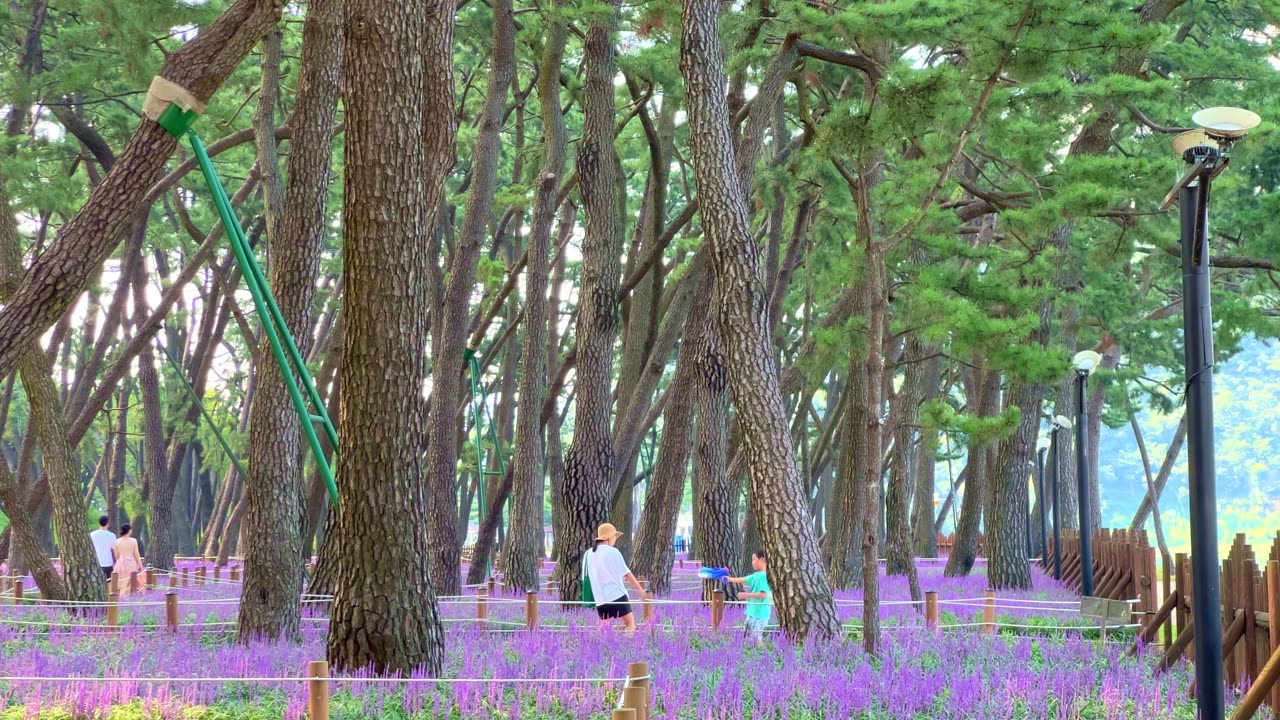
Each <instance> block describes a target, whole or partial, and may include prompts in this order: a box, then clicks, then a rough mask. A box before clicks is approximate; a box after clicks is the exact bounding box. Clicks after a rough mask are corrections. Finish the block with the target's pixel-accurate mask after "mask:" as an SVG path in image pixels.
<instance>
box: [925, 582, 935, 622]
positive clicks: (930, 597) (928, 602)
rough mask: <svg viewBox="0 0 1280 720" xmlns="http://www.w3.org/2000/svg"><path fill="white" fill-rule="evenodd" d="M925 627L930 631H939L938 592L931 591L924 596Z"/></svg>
mask: <svg viewBox="0 0 1280 720" xmlns="http://www.w3.org/2000/svg"><path fill="white" fill-rule="evenodd" d="M924 626H925V627H927V628H929V629H930V630H937V629H938V591H937V590H929V591H927V592H925V594H924Z"/></svg>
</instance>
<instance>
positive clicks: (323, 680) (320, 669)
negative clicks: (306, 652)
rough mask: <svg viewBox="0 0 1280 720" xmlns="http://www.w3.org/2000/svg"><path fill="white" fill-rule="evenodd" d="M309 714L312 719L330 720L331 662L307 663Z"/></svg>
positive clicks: (313, 661)
mask: <svg viewBox="0 0 1280 720" xmlns="http://www.w3.org/2000/svg"><path fill="white" fill-rule="evenodd" d="M307 711H308V712H307V714H308V716H309V717H310V720H329V663H327V662H325V661H324V660H312V661H311V662H309V663H307Z"/></svg>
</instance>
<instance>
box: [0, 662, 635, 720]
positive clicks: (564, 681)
mask: <svg viewBox="0 0 1280 720" xmlns="http://www.w3.org/2000/svg"><path fill="white" fill-rule="evenodd" d="M652 679H653V676H652V675H651V674H650V672H649V664H648V663H644V662H637V663H631V664H629V665H628V666H627V675H626V676H625V677H605V678H600V677H583V678H560V677H553V678H405V677H377V676H360V675H346V676H342V675H339V676H331V675H329V664H328V663H327V662H326V661H323V660H316V661H312V662H309V663H307V673H306V675H301V676H284V677H176V676H172V677H121V676H115V677H103V676H38V675H7V676H0V684H5V685H8V684H13V683H28V682H31V683H41V684H50V683H54V684H57V683H119V682H128V683H136V684H140V685H173V684H179V683H187V684H206V683H261V684H277V685H283V684H287V683H306V684H307V708H308V718H309V719H310V720H329V718H330V713H329V700H330V697H331V694H332V686H333V685H344V684H350V685H358V684H373V685H396V686H404V685H548V684H553V685H595V686H615V685H619V684H621V686H622V687H621V689H620V691H619V693H618V701H617V703H616V704H615V705H614V707H613V708H612V719H613V720H648V718H649V716H650V712H651V709H652V704H653V697H652V687H651V681H652ZM602 704H605V705H606V706H607V703H602Z"/></svg>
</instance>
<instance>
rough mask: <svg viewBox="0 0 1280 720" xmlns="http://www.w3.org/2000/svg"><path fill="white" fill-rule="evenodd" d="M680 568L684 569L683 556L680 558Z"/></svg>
mask: <svg viewBox="0 0 1280 720" xmlns="http://www.w3.org/2000/svg"><path fill="white" fill-rule="evenodd" d="M680 569H681V570H683V569H684V558H680Z"/></svg>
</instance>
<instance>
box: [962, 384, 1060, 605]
mask: <svg viewBox="0 0 1280 720" xmlns="http://www.w3.org/2000/svg"><path fill="white" fill-rule="evenodd" d="M1041 387H1042V386H1041V385H1039V384H1037V383H1034V382H1031V381H1029V380H1024V379H1018V380H1014V381H1013V382H1011V383H1010V384H1009V390H1008V394H1007V395H1006V397H1005V405H1006V407H1016V408H1019V409H1020V410H1021V411H1022V417H1021V419H1020V420H1019V422H1018V427H1017V429H1016V430H1014V433H1013V435H1012V436H1011V437H1009V438H1008V439H1006V440H1005V441H1004V442H1002V443H1000V453H999V455H998V456H997V460H996V466H995V468H994V470H993V471H992V473H991V479H990V482H991V483H992V485H991V487H990V488H988V491H987V493H986V495H987V508H986V515H987V523H986V529H987V533H986V545H985V550H986V554H987V577H988V579H989V582H990V584H991V587H992V588H993V589H997V590H1000V589H1005V588H1016V589H1025V588H1029V587H1031V569H1030V566H1029V564H1028V558H1027V516H1026V510H1027V507H1028V506H1029V503H1028V496H1027V492H1028V488H1029V484H1028V476H1029V475H1030V472H1031V458H1033V457H1035V452H1036V435H1037V431H1038V430H1039V429H1040V401H1041V397H1042V394H1043V392H1042V390H1041ZM969 491H970V492H972V491H973V488H969Z"/></svg>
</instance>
